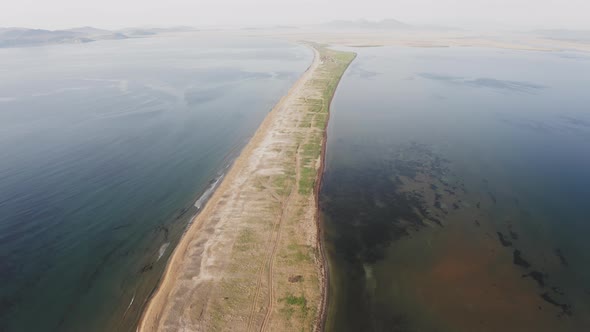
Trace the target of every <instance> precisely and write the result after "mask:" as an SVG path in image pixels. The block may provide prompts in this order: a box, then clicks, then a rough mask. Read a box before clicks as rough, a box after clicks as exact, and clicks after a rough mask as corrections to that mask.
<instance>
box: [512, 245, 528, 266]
mask: <svg viewBox="0 0 590 332" xmlns="http://www.w3.org/2000/svg"><path fill="white" fill-rule="evenodd" d="M512 262H513V263H514V264H515V265H518V266H520V267H524V268H525V269H528V268H529V267H531V263H529V262H528V261H527V260H525V259H524V258H522V256H521V252H520V250H518V249H515V250H514V253H513V255H512Z"/></svg>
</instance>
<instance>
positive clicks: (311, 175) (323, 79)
mask: <svg viewBox="0 0 590 332" xmlns="http://www.w3.org/2000/svg"><path fill="white" fill-rule="evenodd" d="M312 46H313V47H315V48H316V49H317V50H318V51H319V56H320V59H321V61H322V65H321V67H320V69H319V70H320V72H321V76H320V77H319V78H316V79H314V80H311V81H310V83H309V84H312V86H314V87H315V88H317V89H318V90H319V91H321V92H322V96H321V98H316V99H306V100H305V103H306V104H307V105H309V106H310V111H309V113H307V114H306V115H305V116H304V119H303V121H302V122H301V124H300V127H310V126H313V127H314V128H316V129H318V131H317V132H316V133H315V134H314V135H313V136H312V137H311V138H310V139H309V140H308V142H306V143H305V144H303V153H302V155H303V158H302V160H301V165H300V167H301V173H300V174H301V177H300V179H299V193H300V194H302V195H308V194H310V193H311V192H312V191H313V188H314V186H315V182H316V177H317V174H316V164H315V162H316V161H317V160H318V158H319V157H320V153H321V149H322V139H323V136H324V130H325V128H326V124H327V121H328V111H329V108H330V102H331V101H332V97H333V96H334V93H335V92H336V87H337V86H338V82H340V79H341V78H342V75H343V74H344V72H345V71H346V68H348V66H349V65H350V63H351V62H352V60H354V58H355V57H356V54H354V53H350V52H341V51H334V50H331V49H328V48H326V46H325V45H318V44H313V45H312Z"/></svg>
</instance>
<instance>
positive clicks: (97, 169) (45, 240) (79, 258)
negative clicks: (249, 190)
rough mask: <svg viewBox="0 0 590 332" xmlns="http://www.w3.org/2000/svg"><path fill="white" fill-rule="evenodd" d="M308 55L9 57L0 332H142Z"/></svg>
mask: <svg viewBox="0 0 590 332" xmlns="http://www.w3.org/2000/svg"><path fill="white" fill-rule="evenodd" d="M311 57H312V53H311V52H310V51H309V50H307V49H305V48H303V47H300V46H295V45H292V44H288V43H284V42H278V41H273V40H264V39H254V38H233V39H229V38H223V37H215V38H206V37H202V36H201V37H198V36H191V35H187V34H182V35H178V36H167V37H154V38H148V39H130V40H122V41H104V42H94V43H90V44H83V45H58V46H50V47H35V48H23V49H4V50H1V51H0V76H2V79H1V80H0V156H1V157H0V331H106V330H109V331H113V330H126V331H129V330H133V329H134V326H135V324H136V322H137V319H138V317H139V315H140V313H141V310H142V308H143V306H144V304H145V301H146V300H147V297H148V296H149V294H150V292H151V291H152V290H153V289H154V287H155V285H156V283H157V281H158V279H159V278H160V275H161V273H162V269H163V267H164V266H165V263H166V261H167V259H168V257H169V255H170V253H171V252H172V249H173V248H174V245H175V244H176V242H177V241H178V238H179V237H180V235H181V234H182V231H183V230H184V229H185V227H186V225H187V224H188V223H189V222H190V220H191V217H192V216H193V215H194V214H195V213H196V212H197V210H198V208H197V207H195V206H194V204H195V202H196V201H197V199H198V198H199V196H200V194H201V193H203V192H205V191H206V189H207V187H208V186H211V185H213V184H214V182H213V181H214V180H215V179H216V178H217V177H219V176H220V174H222V173H223V171H224V170H225V168H226V167H227V166H228V165H229V163H230V162H231V160H232V158H233V157H235V155H236V154H237V153H238V152H239V150H240V149H241V148H242V147H243V146H244V145H245V143H246V142H247V141H248V138H249V137H250V136H251V135H252V134H253V133H254V131H255V130H256V128H257V127H258V125H259V123H260V122H261V121H262V119H263V118H264V116H265V115H266V114H267V112H269V111H270V110H271V108H272V106H273V105H274V103H276V102H277V101H278V100H279V99H280V97H281V96H282V95H284V94H285V93H286V92H287V91H288V89H289V88H290V86H291V85H292V84H293V83H294V82H295V81H296V79H297V78H298V77H299V75H300V74H301V73H302V72H303V71H304V70H305V69H306V68H307V66H308V65H309V63H310V62H311ZM199 202H201V201H199Z"/></svg>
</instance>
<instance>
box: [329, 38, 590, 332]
mask: <svg viewBox="0 0 590 332" xmlns="http://www.w3.org/2000/svg"><path fill="white" fill-rule="evenodd" d="M355 51H356V52H358V54H359V56H358V58H357V59H356V60H355V61H354V62H353V64H352V66H351V68H350V69H349V70H348V72H347V74H346V75H345V77H344V78H343V80H342V82H341V84H340V86H339V87H338V91H337V93H336V96H335V99H334V102H333V104H332V111H331V112H332V113H331V118H330V123H329V131H328V144H327V156H326V161H327V164H326V171H325V174H324V177H323V187H322V192H321V208H322V214H323V221H324V226H325V228H326V243H327V248H328V256H329V259H330V271H331V274H330V276H331V289H330V298H329V300H330V304H329V319H328V324H327V327H328V328H327V329H328V330H329V331H585V330H588V329H589V328H590V241H589V240H588V237H589V236H590V217H589V213H588V209H587V208H588V202H590V93H589V90H588V87H590V54H583V53H575V52H568V51H563V52H529V51H513V50H500V49H484V48H402V47H383V48H362V49H355Z"/></svg>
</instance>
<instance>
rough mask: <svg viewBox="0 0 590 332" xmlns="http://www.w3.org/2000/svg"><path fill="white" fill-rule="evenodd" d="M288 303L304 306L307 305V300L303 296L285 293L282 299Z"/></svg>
mask: <svg viewBox="0 0 590 332" xmlns="http://www.w3.org/2000/svg"><path fill="white" fill-rule="evenodd" d="M284 300H285V301H286V302H287V304H288V305H292V306H298V307H302V308H304V307H305V306H306V305H307V300H306V299H305V296H303V295H301V296H294V295H291V294H290V295H287V297H285V299H284Z"/></svg>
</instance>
